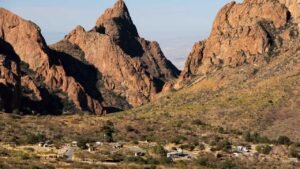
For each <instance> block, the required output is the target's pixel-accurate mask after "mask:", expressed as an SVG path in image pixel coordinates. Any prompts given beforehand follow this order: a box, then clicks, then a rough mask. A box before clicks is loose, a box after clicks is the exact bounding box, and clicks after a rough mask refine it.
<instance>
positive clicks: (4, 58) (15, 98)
mask: <svg viewBox="0 0 300 169" xmlns="http://www.w3.org/2000/svg"><path fill="white" fill-rule="evenodd" d="M20 102H21V80H20V59H19V58H18V56H17V55H16V54H15V52H14V50H13V48H12V47H11V46H10V45H9V44H7V43H6V42H4V41H3V40H2V39H0V109H1V111H6V112H12V111H15V110H19V108H20Z"/></svg>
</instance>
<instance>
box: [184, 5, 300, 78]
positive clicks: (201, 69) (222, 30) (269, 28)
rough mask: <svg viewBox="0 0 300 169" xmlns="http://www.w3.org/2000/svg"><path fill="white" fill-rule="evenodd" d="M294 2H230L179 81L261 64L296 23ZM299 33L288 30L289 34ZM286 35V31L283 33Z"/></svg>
mask: <svg viewBox="0 0 300 169" xmlns="http://www.w3.org/2000/svg"><path fill="white" fill-rule="evenodd" d="M299 11H300V9H299V3H298V2H297V0H292V1H284V0H245V1H244V2H243V3H240V4H239V3H236V2H231V3H229V4H227V5H226V6H224V7H223V8H222V9H221V11H220V12H219V13H218V15H217V17H216V19H215V21H214V24H213V28H212V32H211V34H210V36H209V38H208V39H207V40H204V41H201V42H197V43H196V44H195V45H194V47H193V49H192V52H191V53H190V54H189V56H188V59H187V62H186V65H185V68H184V71H183V72H182V74H181V79H186V78H189V77H190V76H192V75H200V74H206V73H209V72H212V71H214V70H216V69H219V68H222V67H237V66H240V65H244V64H255V65H262V64H264V63H266V62H268V61H269V60H270V57H271V56H272V54H273V53H274V52H275V51H276V50H277V49H279V48H280V47H281V46H282V45H283V43H284V40H285V38H286V37H285V35H284V32H285V30H289V27H291V25H292V24H295V23H296V24H297V23H298V20H299ZM292 31H294V33H296V34H298V32H297V31H296V32H295V30H290V32H289V33H288V34H293V33H292ZM285 33H286V32H285Z"/></svg>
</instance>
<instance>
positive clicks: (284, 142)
mask: <svg viewBox="0 0 300 169" xmlns="http://www.w3.org/2000/svg"><path fill="white" fill-rule="evenodd" d="M277 143H278V144H282V145H290V144H291V140H290V138H288V137H287V136H280V137H278V140H277Z"/></svg>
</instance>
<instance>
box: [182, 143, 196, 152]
mask: <svg viewBox="0 0 300 169" xmlns="http://www.w3.org/2000/svg"><path fill="white" fill-rule="evenodd" d="M180 148H181V149H185V150H190V151H193V150H194V149H195V146H194V145H193V144H184V145H180Z"/></svg>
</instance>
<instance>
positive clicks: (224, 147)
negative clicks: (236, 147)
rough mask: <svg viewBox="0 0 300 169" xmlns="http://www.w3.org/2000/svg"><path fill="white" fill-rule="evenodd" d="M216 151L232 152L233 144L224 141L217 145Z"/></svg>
mask: <svg viewBox="0 0 300 169" xmlns="http://www.w3.org/2000/svg"><path fill="white" fill-rule="evenodd" d="M216 150H223V151H229V150H231V143H230V142H229V141H228V140H223V141H221V142H218V143H217V146H216Z"/></svg>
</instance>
